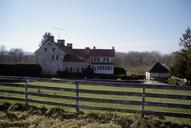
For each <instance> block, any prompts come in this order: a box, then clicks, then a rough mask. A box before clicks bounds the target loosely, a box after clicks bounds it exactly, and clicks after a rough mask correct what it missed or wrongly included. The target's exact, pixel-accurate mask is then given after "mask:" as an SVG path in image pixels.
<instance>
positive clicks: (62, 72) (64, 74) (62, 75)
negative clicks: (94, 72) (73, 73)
mask: <svg viewBox="0 0 191 128" xmlns="http://www.w3.org/2000/svg"><path fill="white" fill-rule="evenodd" d="M57 75H58V76H59V77H68V75H69V72H68V70H64V71H57Z"/></svg>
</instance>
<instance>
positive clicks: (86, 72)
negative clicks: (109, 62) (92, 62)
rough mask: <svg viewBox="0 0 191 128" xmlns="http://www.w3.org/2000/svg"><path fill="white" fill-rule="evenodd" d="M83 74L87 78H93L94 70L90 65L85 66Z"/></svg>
mask: <svg viewBox="0 0 191 128" xmlns="http://www.w3.org/2000/svg"><path fill="white" fill-rule="evenodd" d="M83 76H84V77H87V78H93V77H94V70H93V69H91V68H90V67H88V68H86V69H85V70H84V72H83Z"/></svg>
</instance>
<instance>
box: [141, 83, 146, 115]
mask: <svg viewBox="0 0 191 128" xmlns="http://www.w3.org/2000/svg"><path fill="white" fill-rule="evenodd" d="M141 101H142V102H141V103H142V104H141V116H143V117H144V105H145V84H144V83H143V84H142V96H141Z"/></svg>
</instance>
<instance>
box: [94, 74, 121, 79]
mask: <svg viewBox="0 0 191 128" xmlns="http://www.w3.org/2000/svg"><path fill="white" fill-rule="evenodd" d="M116 76H117V75H114V74H95V78H96V79H117V78H118V77H116Z"/></svg>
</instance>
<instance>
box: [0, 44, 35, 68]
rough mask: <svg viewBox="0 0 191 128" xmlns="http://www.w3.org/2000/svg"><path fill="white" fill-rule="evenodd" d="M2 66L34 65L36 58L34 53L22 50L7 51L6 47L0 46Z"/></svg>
mask: <svg viewBox="0 0 191 128" xmlns="http://www.w3.org/2000/svg"><path fill="white" fill-rule="evenodd" d="M0 63H1V64H34V63H35V56H34V54H33V53H30V52H26V51H24V50H22V49H20V48H12V49H10V50H7V48H6V47H5V46H4V45H1V46H0Z"/></svg>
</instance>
